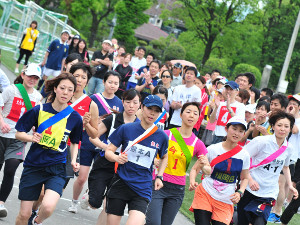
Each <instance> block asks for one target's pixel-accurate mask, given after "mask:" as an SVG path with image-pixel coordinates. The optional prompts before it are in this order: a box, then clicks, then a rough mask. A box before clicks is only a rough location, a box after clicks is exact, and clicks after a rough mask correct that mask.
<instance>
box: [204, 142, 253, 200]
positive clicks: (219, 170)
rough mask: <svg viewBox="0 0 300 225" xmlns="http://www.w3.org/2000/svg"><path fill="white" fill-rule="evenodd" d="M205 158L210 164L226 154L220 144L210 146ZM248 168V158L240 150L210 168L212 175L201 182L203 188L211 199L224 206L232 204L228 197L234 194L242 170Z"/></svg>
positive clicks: (245, 153) (244, 152)
mask: <svg viewBox="0 0 300 225" xmlns="http://www.w3.org/2000/svg"><path fill="white" fill-rule="evenodd" d="M207 150H208V153H207V158H208V161H209V162H211V161H212V160H213V159H214V158H216V157H217V156H219V155H222V154H223V153H225V152H227V151H226V150H225V149H224V148H223V146H222V142H221V143H218V144H214V145H210V146H209V147H208V148H207ZM249 167H250V156H249V153H248V152H247V151H245V150H244V149H242V150H241V151H240V152H239V153H237V154H236V155H234V156H232V157H231V158H229V159H227V160H225V161H223V162H220V163H218V164H216V165H215V166H214V167H213V168H212V174H211V175H209V176H207V177H205V178H204V180H203V181H202V185H203V188H204V189H205V191H206V192H207V193H208V194H209V195H210V196H211V197H212V198H213V199H216V200H218V201H221V202H224V203H226V204H231V205H232V204H233V203H232V201H231V200H230V195H232V194H233V193H234V192H235V187H236V182H237V178H238V177H239V175H240V174H241V172H242V170H247V169H249Z"/></svg>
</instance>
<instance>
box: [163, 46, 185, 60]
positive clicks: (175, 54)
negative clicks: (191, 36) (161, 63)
mask: <svg viewBox="0 0 300 225" xmlns="http://www.w3.org/2000/svg"><path fill="white" fill-rule="evenodd" d="M164 59H165V61H170V60H173V59H185V49H184V48H183V47H182V46H181V45H180V44H179V43H178V42H174V43H172V44H170V45H169V46H168V47H167V48H166V51H165V52H164Z"/></svg>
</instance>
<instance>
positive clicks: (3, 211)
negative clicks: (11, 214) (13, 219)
mask: <svg viewBox="0 0 300 225" xmlns="http://www.w3.org/2000/svg"><path fill="white" fill-rule="evenodd" d="M3 217H7V209H6V208H5V207H4V205H3V204H0V218H3Z"/></svg>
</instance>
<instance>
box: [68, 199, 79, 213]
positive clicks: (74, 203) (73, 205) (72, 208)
mask: <svg viewBox="0 0 300 225" xmlns="http://www.w3.org/2000/svg"><path fill="white" fill-rule="evenodd" d="M78 205H79V201H78V200H77V201H74V200H72V202H71V205H70V207H69V209H68V211H69V212H71V213H77V207H78Z"/></svg>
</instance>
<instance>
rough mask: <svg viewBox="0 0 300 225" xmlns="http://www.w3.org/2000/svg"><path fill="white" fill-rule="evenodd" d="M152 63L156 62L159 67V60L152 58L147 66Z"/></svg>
mask: <svg viewBox="0 0 300 225" xmlns="http://www.w3.org/2000/svg"><path fill="white" fill-rule="evenodd" d="M152 63H157V64H158V68H160V62H159V61H158V60H157V59H153V60H152V61H151V62H150V64H149V66H151V64H152Z"/></svg>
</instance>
